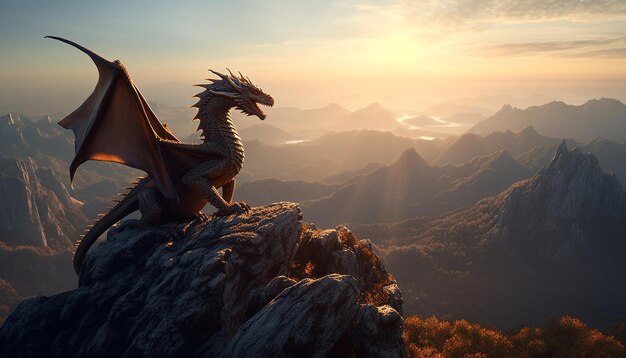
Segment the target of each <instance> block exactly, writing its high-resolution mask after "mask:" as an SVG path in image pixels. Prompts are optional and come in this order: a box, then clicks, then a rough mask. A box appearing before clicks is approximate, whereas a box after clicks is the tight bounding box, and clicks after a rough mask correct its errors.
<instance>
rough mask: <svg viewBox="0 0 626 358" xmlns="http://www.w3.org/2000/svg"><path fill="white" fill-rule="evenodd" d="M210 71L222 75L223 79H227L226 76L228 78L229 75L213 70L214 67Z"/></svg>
mask: <svg viewBox="0 0 626 358" xmlns="http://www.w3.org/2000/svg"><path fill="white" fill-rule="evenodd" d="M209 71H211V72H213V73H215V74H216V75H218V76H220V77H221V78H222V79H223V80H225V79H226V78H228V76H226V75H224V74H222V73H219V72H217V71H213V70H212V69H209Z"/></svg>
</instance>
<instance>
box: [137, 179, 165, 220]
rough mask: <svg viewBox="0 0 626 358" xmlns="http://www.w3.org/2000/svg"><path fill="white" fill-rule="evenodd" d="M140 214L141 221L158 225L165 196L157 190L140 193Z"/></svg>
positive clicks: (147, 189) (151, 189)
mask: <svg viewBox="0 0 626 358" xmlns="http://www.w3.org/2000/svg"><path fill="white" fill-rule="evenodd" d="M138 199H139V212H141V220H142V221H144V222H147V223H151V224H154V223H157V222H159V220H160V219H161V213H162V212H163V196H162V195H161V193H159V190H158V189H156V188H146V189H144V190H142V191H141V192H140V193H138Z"/></svg>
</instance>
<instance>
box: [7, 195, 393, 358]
mask: <svg viewBox="0 0 626 358" xmlns="http://www.w3.org/2000/svg"><path fill="white" fill-rule="evenodd" d="M401 308H402V296H401V293H400V290H399V288H398V286H397V284H396V282H395V281H394V280H393V279H392V277H391V276H390V275H389V274H388V273H387V271H386V269H385V268H384V266H383V264H382V262H381V261H380V259H379V258H378V257H377V256H376V255H374V254H373V253H372V250H371V244H369V242H367V241H363V240H358V239H357V238H356V237H355V236H354V235H353V234H352V233H351V232H350V231H348V230H347V229H346V228H343V227H338V228H337V229H333V230H324V231H322V230H318V229H315V228H313V227H312V226H311V225H306V224H303V223H302V217H301V213H300V209H299V208H298V206H297V205H296V204H290V203H278V204H273V205H270V206H266V207H261V208H254V209H252V211H251V212H250V213H249V214H242V215H236V216H230V217H223V218H215V219H212V220H209V219H208V218H207V217H204V216H202V217H198V218H196V219H195V220H193V221H191V222H189V223H172V224H165V225H161V226H149V225H147V224H144V223H142V222H140V221H137V220H128V221H124V222H122V223H121V224H118V225H117V226H115V227H114V228H112V229H111V230H109V234H108V238H107V240H106V241H105V242H104V243H103V244H101V245H100V246H97V247H95V248H93V249H92V251H91V252H90V254H89V255H88V256H87V259H86V261H85V266H84V267H83V271H82V274H81V277H80V279H79V286H78V288H76V289H74V290H72V291H68V292H64V293H61V294H58V295H54V296H51V297H44V296H39V297H36V298H34V299H30V300H27V301H24V302H22V303H21V304H20V305H19V306H18V307H17V309H16V310H15V311H14V312H13V313H12V314H11V315H10V316H9V317H8V318H7V319H6V321H5V323H4V325H3V326H2V327H0V356H7V357H13V356H22V357H41V356H47V357H70V356H89V357H101V356H102V357H104V356H106V357H111V356H116V357H136V356H159V357H173V356H177V357H178V356H207V357H208V356H211V357H215V356H218V357H219V356H224V357H237V356H250V357H276V356H300V357H301V356H311V357H324V356H354V355H355V354H356V356H362V357H374V356H376V357H380V356H388V357H396V356H403V355H404V344H403V341H402V317H401Z"/></svg>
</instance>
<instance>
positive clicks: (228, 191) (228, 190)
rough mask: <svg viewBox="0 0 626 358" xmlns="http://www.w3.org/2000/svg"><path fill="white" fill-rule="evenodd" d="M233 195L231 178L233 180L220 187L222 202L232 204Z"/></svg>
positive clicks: (233, 184) (233, 187)
mask: <svg viewBox="0 0 626 358" xmlns="http://www.w3.org/2000/svg"><path fill="white" fill-rule="evenodd" d="M234 195H235V179H234V178H233V180H231V181H229V182H228V183H226V184H224V186H223V187H222V197H224V200H225V201H226V202H227V203H229V204H232V203H233V196H234Z"/></svg>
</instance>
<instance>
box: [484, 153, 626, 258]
mask: <svg viewBox="0 0 626 358" xmlns="http://www.w3.org/2000/svg"><path fill="white" fill-rule="evenodd" d="M500 199H501V205H500V209H499V213H498V223H497V225H496V227H497V228H498V229H499V230H500V234H499V235H498V236H499V237H500V238H504V239H505V241H508V242H509V243H511V244H513V245H514V246H524V245H526V249H527V250H531V251H532V250H535V251H537V250H539V251H542V254H543V255H544V256H546V257H548V258H551V259H557V258H559V259H560V258H563V257H569V258H574V257H576V256H577V254H581V253H583V251H584V250H585V249H586V248H587V247H589V245H588V244H589V242H588V241H589V238H591V237H597V236H598V233H599V232H605V231H606V230H607V228H615V230H618V231H619V232H607V233H606V235H603V237H608V238H615V237H618V236H620V235H621V234H622V233H621V230H622V229H623V228H624V225H623V224H622V223H623V222H624V220H626V211H625V209H626V200H625V196H624V191H623V189H622V187H621V185H620V183H619V181H618V180H617V179H616V177H615V175H613V174H606V173H604V172H603V171H602V170H601V169H600V166H599V164H598V160H597V159H596V158H595V157H594V156H593V155H591V154H585V153H583V152H581V151H580V150H579V149H573V150H568V149H567V146H566V144H565V142H564V141H563V142H562V143H561V144H560V145H559V147H558V149H557V151H556V154H555V155H554V157H553V159H552V161H551V162H550V164H549V165H548V166H547V167H546V168H544V169H542V170H540V171H539V173H538V174H537V175H535V176H534V177H533V178H531V179H528V180H526V181H524V182H521V183H518V184H517V185H514V186H513V187H512V188H510V189H509V190H508V191H506V192H504V193H503V194H501V195H500ZM523 242H525V243H526V244H522V243H523ZM528 243H530V244H528ZM598 246H601V245H598ZM533 247H534V249H533Z"/></svg>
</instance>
